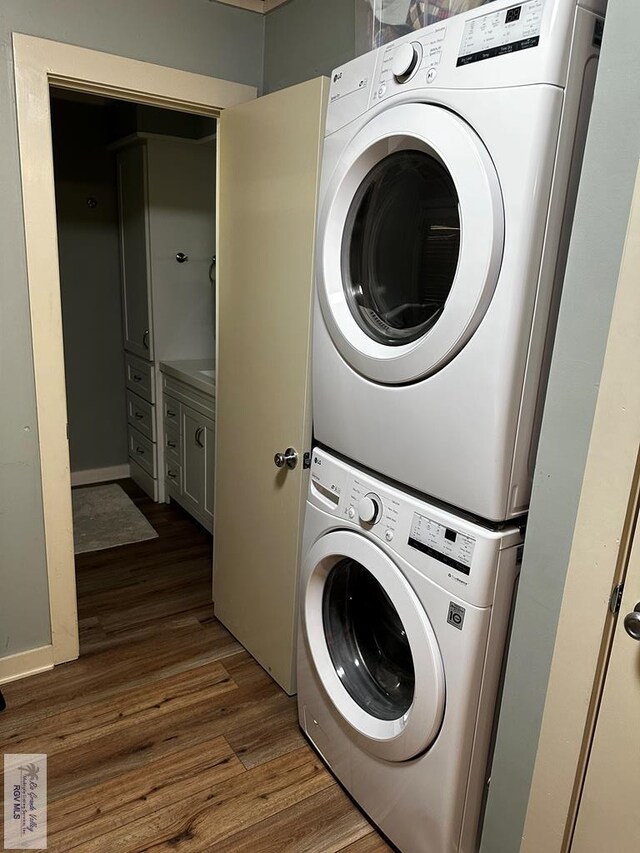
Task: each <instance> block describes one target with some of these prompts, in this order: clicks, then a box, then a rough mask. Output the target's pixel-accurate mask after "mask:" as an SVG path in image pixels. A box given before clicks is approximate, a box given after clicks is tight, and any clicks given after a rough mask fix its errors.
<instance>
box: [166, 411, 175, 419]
mask: <svg viewBox="0 0 640 853" xmlns="http://www.w3.org/2000/svg"><path fill="white" fill-rule="evenodd" d="M175 416H176V413H175V412H172V411H171V409H167V417H168V418H175Z"/></svg>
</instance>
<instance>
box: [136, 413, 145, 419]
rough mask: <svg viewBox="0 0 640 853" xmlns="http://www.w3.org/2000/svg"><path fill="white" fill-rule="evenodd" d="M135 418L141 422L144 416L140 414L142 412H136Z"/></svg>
mask: <svg viewBox="0 0 640 853" xmlns="http://www.w3.org/2000/svg"><path fill="white" fill-rule="evenodd" d="M135 417H136V418H137V419H138V420H139V421H141V420H142V419H143V418H144V415H143V414H142V412H136V413H135Z"/></svg>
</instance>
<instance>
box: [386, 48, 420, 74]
mask: <svg viewBox="0 0 640 853" xmlns="http://www.w3.org/2000/svg"><path fill="white" fill-rule="evenodd" d="M417 62H418V51H417V49H416V46H415V45H414V44H401V45H400V47H399V48H398V49H397V50H396V52H395V54H394V56H393V62H392V64H391V73H392V74H393V76H394V77H395V78H396V80H397V81H398V82H399V83H404V81H405V80H407V79H408V78H409V75H410V74H411V72H412V71H413V70H414V69H415V67H416V64H417Z"/></svg>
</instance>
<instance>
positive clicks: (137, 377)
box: [131, 373, 142, 382]
mask: <svg viewBox="0 0 640 853" xmlns="http://www.w3.org/2000/svg"><path fill="white" fill-rule="evenodd" d="M131 378H132V379H133V381H134V382H142V376H140V374H139V373H134V374H133V376H132V377H131Z"/></svg>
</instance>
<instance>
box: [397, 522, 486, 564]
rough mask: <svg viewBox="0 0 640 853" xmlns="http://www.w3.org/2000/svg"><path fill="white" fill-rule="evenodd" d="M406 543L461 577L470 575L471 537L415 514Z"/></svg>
mask: <svg viewBox="0 0 640 853" xmlns="http://www.w3.org/2000/svg"><path fill="white" fill-rule="evenodd" d="M408 542H409V545H411V547H412V548H416V549H417V550H418V551H422V552H423V553H424V554H428V555H429V556H430V557H433V558H434V559H436V560H439V561H440V562H441V563H444V565H445V566H449V567H450V568H452V569H455V570H456V571H458V572H462V574H463V575H469V574H470V573H471V561H472V559H473V550H474V548H475V544H476V540H475V539H474V537H473V536H469V535H467V534H465V533H461V532H460V531H459V530H455V529H454V528H453V527H447V526H446V525H445V524H441V523H440V522H438V521H435V520H434V519H433V518H429V517H428V516H426V515H422V514H421V513H419V512H415V513H414V514H413V520H412V522H411V530H410V531H409V539H408Z"/></svg>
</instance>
